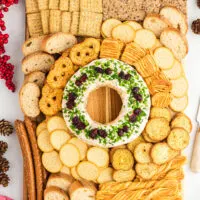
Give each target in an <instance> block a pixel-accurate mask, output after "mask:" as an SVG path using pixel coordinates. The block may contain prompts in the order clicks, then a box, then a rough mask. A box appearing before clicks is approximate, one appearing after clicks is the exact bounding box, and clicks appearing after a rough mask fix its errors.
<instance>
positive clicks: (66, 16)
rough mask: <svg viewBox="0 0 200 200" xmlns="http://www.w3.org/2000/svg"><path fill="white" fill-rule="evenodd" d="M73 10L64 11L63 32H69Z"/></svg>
mask: <svg viewBox="0 0 200 200" xmlns="http://www.w3.org/2000/svg"><path fill="white" fill-rule="evenodd" d="M71 21H72V16H71V12H62V32H64V33H69V32H70V27H71Z"/></svg>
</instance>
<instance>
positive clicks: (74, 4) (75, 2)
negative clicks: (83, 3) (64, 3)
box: [69, 0, 80, 12]
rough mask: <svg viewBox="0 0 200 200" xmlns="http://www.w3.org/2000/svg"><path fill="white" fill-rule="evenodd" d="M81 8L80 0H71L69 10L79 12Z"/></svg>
mask: <svg viewBox="0 0 200 200" xmlns="http://www.w3.org/2000/svg"><path fill="white" fill-rule="evenodd" d="M79 10H80V0H70V2H69V11H71V12H78V11H79Z"/></svg>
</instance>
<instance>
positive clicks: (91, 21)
mask: <svg viewBox="0 0 200 200" xmlns="http://www.w3.org/2000/svg"><path fill="white" fill-rule="evenodd" d="M102 18H103V16H102V14H99V13H92V12H81V13H80V23H79V31H78V34H79V35H81V36H91V37H96V38H99V37H100V36H101V33H100V32H101V23H102Z"/></svg>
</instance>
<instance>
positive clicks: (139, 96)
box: [134, 94, 142, 102]
mask: <svg viewBox="0 0 200 200" xmlns="http://www.w3.org/2000/svg"><path fill="white" fill-rule="evenodd" d="M134 97H135V99H136V100H137V101H139V102H140V101H142V95H141V94H135V95H134Z"/></svg>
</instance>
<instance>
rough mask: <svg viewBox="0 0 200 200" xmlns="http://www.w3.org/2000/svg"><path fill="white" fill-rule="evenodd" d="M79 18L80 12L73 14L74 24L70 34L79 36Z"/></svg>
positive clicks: (72, 23)
mask: <svg viewBox="0 0 200 200" xmlns="http://www.w3.org/2000/svg"><path fill="white" fill-rule="evenodd" d="M79 18H80V13H79V12H73V13H72V22H71V27H70V33H71V34H73V35H77V34H78V27H79Z"/></svg>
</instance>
